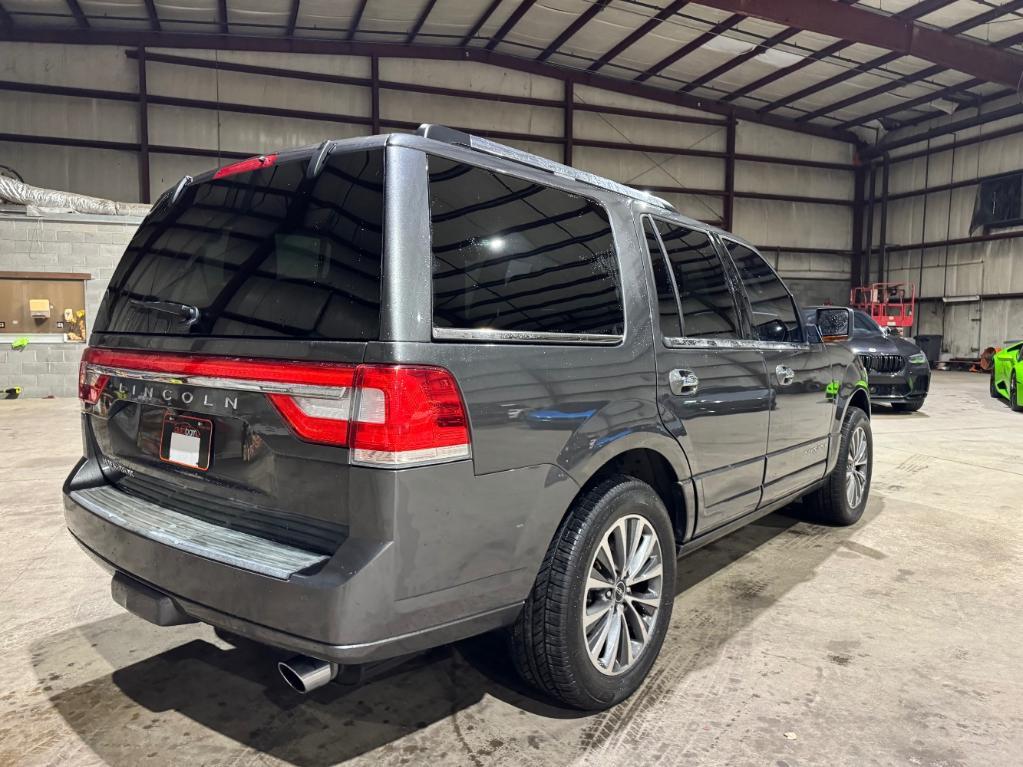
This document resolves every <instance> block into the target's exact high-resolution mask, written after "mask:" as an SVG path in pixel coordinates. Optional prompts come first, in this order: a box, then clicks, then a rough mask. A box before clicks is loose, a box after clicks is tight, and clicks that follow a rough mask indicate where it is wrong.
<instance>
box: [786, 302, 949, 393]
mask: <svg viewBox="0 0 1023 767" xmlns="http://www.w3.org/2000/svg"><path fill="white" fill-rule="evenodd" d="M816 311H817V310H816V308H813V307H811V308H808V309H805V310H804V313H803V316H804V318H805V319H806V320H807V321H808V322H812V321H813V318H814V316H815V315H816ZM845 345H846V346H848V347H849V348H850V349H852V351H853V352H855V353H856V354H857V355H858V356H859V358H860V360H861V361H862V362H863V367H865V368H866V369H867V375H868V378H869V383H870V400H871V402H873V403H875V404H876V403H878V402H880V403H884V404H888V405H891V406H892V409H893V410H898V411H900V412H905V413H912V412H916V411H917V410H919V409H920V408H922V407H923V406H924V399H925V398H926V397H927V390H928V388H929V387H930V384H931V368H930V364H929V363H928V360H927V355H926V354H924V352H923V350H922V349H921V348H920V347H919V346H917V345H916V344H914V343H913V342H912V341H909V340H907V339H905V338H902V337H900V336H897V335H894V334H889V332H888V331H887V330H886V329H883V328H882V327H881V326H880V325H878V324H877V323H876V322H874V320H872V319H871V318H870V315H868V314H867V313H866V312H862V311H860V310H858V309H856V310H854V311H853V334H852V336H851V337H850V338H849V340H848V341H846V342H845Z"/></svg>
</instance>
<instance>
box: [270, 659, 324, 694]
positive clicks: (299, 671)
mask: <svg viewBox="0 0 1023 767" xmlns="http://www.w3.org/2000/svg"><path fill="white" fill-rule="evenodd" d="M277 670H278V671H279V672H280V674H281V676H282V677H284V681H285V682H287V683H288V686H289V687H291V688H292V689H293V690H296V691H298V692H300V693H303V694H305V693H307V692H312V691H313V690H316V689H319V688H320V687H323V685H325V684H327V683H328V682H331V681H333V680H334V678H335V677H336V676H337V672H338V666H337V664H336V663H328V662H327V661H325V660H318V659H316V658H310V657H309V656H308V655H296V656H294V657H293V658H288V659H287V660H282V661H280V662H278V664H277Z"/></svg>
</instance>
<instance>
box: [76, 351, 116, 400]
mask: <svg viewBox="0 0 1023 767" xmlns="http://www.w3.org/2000/svg"><path fill="white" fill-rule="evenodd" d="M97 351H98V350H97V349H86V350H85V352H84V353H83V354H82V361H81V362H79V363H78V399H80V400H81V401H82V404H83V405H95V404H96V403H97V402H98V401H99V397H100V395H101V394H102V393H103V390H104V389H105V388H107V382H108V381H109V380H110V376H108V375H105V374H103V373H101V372H100V371H99V370H97V369H96V368H95V367H94V366H93V365H90V364H89V363H90V361H91V360H92V358H93V357H94V356H95V353H96V352H97Z"/></svg>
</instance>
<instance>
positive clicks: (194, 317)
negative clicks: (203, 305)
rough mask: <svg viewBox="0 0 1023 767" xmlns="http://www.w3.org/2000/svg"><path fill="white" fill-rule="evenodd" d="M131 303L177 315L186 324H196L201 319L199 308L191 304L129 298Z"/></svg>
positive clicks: (144, 308) (152, 310) (139, 306)
mask: <svg viewBox="0 0 1023 767" xmlns="http://www.w3.org/2000/svg"><path fill="white" fill-rule="evenodd" d="M129 303H130V304H131V305H132V306H135V307H137V308H139V309H141V310H142V311H146V312H161V313H163V314H170V315H173V316H175V317H177V319H178V322H183V323H185V324H186V325H194V324H195V323H197V322H198V321H199V308H198V307H196V306H192V305H191V304H178V303H175V302H173V301H140V300H139V299H137V298H132V299H129Z"/></svg>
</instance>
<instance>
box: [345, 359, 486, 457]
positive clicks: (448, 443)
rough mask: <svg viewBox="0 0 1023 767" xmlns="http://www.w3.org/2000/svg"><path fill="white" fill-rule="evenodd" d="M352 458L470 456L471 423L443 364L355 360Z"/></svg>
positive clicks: (451, 378) (455, 385) (452, 378)
mask: <svg viewBox="0 0 1023 767" xmlns="http://www.w3.org/2000/svg"><path fill="white" fill-rule="evenodd" d="M355 390H356V392H357V397H358V399H357V406H356V411H355V418H353V419H352V429H351V447H352V450H353V451H354V454H353V461H354V462H356V463H363V464H368V465H373V466H404V465H408V464H414V463H432V462H435V461H451V460H455V459H458V458H467V457H468V456H469V423H468V419H467V418H466V416H465V407H464V405H463V404H462V396H461V394H459V391H458V385H457V384H456V383H455V378H454V376H452V375H451V373H449V372H448V371H447V370H444V369H442V368H421V367H402V366H385V365H359V367H358V369H357V371H356V373H355Z"/></svg>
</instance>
